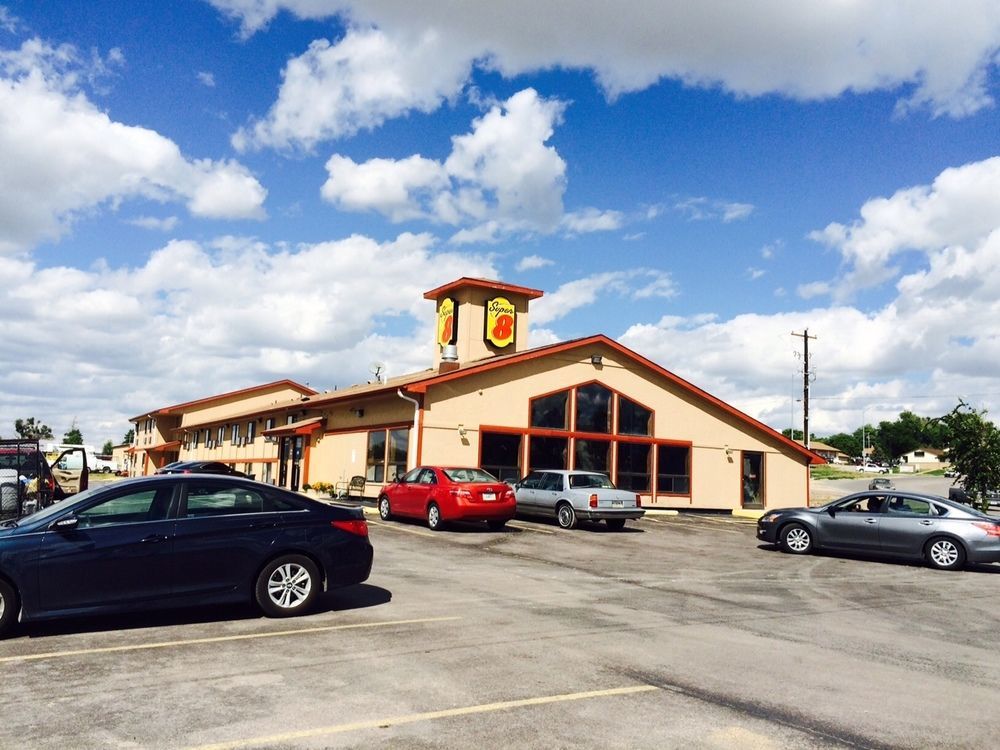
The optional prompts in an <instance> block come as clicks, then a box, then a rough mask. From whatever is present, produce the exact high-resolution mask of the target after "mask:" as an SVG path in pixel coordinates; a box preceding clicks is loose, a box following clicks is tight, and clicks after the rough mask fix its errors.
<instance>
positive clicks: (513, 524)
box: [507, 521, 556, 534]
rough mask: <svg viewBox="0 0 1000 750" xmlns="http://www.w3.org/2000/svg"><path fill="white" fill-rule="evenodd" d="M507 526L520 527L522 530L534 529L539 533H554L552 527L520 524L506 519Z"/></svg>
mask: <svg viewBox="0 0 1000 750" xmlns="http://www.w3.org/2000/svg"><path fill="white" fill-rule="evenodd" d="M507 525H508V526H513V527H514V528H515V529H522V530H523V531H534V532H537V533H539V534H555V533H556V532H554V531H553V530H552V529H542V528H539V527H536V526H522V525H521V524H520V523H515V522H514V521H508V522H507Z"/></svg>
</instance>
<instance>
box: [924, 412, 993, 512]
mask: <svg viewBox="0 0 1000 750" xmlns="http://www.w3.org/2000/svg"><path fill="white" fill-rule="evenodd" d="M985 416H986V411H985V410H983V411H976V410H975V409H973V408H972V407H971V406H969V405H968V404H967V403H965V402H964V401H959V402H958V406H956V407H955V408H954V409H952V410H951V413H950V414H946V415H945V416H943V417H940V418H939V421H941V422H943V423H944V424H945V425H946V426H947V427H948V430H949V431H950V433H951V445H950V446H949V448H948V460H949V461H951V464H952V466H954V467H955V469H956V470H957V471H958V478H957V479H956V480H955V481H956V482H958V481H961V482H962V485H963V486H964V487H965V492H966V494H967V495H968V496H969V500H970V502H971V503H972V504H973V505H976V506H978V507H979V508H980V509H982V510H984V511H985V510H986V509H987V508H988V507H989V501H988V500H987V497H986V494H987V493H988V492H991V491H995V490H996V489H997V488H1000V430H997V428H996V425H994V424H993V423H992V422H990V421H988V420H987V419H986V418H985Z"/></svg>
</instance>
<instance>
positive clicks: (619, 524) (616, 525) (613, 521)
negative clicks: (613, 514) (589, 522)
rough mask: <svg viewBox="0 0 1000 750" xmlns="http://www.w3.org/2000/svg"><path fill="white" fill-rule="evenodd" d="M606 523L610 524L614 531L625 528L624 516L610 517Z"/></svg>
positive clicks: (609, 526)
mask: <svg viewBox="0 0 1000 750" xmlns="http://www.w3.org/2000/svg"><path fill="white" fill-rule="evenodd" d="M604 523H606V524H607V525H608V528H609V529H611V530H612V531H621V530H622V529H624V528H625V519H624V518H608V519H605V521H604Z"/></svg>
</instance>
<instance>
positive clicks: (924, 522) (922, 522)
mask: <svg viewBox="0 0 1000 750" xmlns="http://www.w3.org/2000/svg"><path fill="white" fill-rule="evenodd" d="M920 525H921V526H933V525H934V522H933V521H921V522H920Z"/></svg>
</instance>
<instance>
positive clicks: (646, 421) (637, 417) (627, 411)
mask: <svg viewBox="0 0 1000 750" xmlns="http://www.w3.org/2000/svg"><path fill="white" fill-rule="evenodd" d="M652 427H653V412H651V411H650V410H649V409H647V408H646V407H645V406H641V405H640V404H637V403H636V402H635V401H631V400H629V399H627V398H625V397H624V396H619V397H618V433H619V434H620V435H650V434H652Z"/></svg>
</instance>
